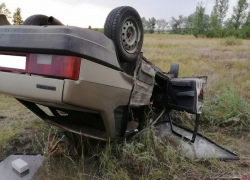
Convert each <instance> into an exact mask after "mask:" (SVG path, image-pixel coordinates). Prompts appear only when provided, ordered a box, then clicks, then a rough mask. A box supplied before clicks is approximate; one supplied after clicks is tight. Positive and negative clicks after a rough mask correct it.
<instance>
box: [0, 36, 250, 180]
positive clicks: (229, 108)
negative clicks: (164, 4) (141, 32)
mask: <svg viewBox="0 0 250 180" xmlns="http://www.w3.org/2000/svg"><path fill="white" fill-rule="evenodd" d="M143 52H144V55H145V56H146V58H147V59H148V60H150V61H151V62H153V63H154V64H155V65H157V66H158V67H160V68H161V69H162V70H163V71H168V70H169V67H170V64H171V63H173V62H177V63H179V64H180V76H181V77H186V76H200V75H206V76H208V84H207V87H206V90H205V93H206V97H205V107H204V113H203V115H202V127H201V129H200V132H201V133H202V134H204V135H205V136H207V137H209V138H210V139H212V140H213V141H215V142H216V143H218V144H220V145H222V146H224V147H225V148H228V149H230V150H232V151H234V152H237V153H238V154H239V155H240V156H241V160H240V161H232V162H220V161H217V160H208V161H202V162H196V161H191V160H186V159H185V158H184V157H183V155H181V154H180V152H179V151H178V150H174V149H173V148H172V147H171V146H166V145H163V144H162V143H161V141H160V140H158V139H157V138H156V137H155V136H154V135H153V134H152V133H151V130H148V131H146V132H145V133H144V134H143V135H141V136H140V137H137V138H135V139H133V140H131V141H129V142H126V143H119V144H111V145H110V144H109V145H106V146H103V145H100V146H99V145H98V146H97V144H93V143H91V145H88V146H87V145H86V143H83V144H84V145H85V147H84V148H85V149H87V148H88V149H90V150H91V151H90V150H89V152H90V154H92V155H95V156H94V157H97V158H98V159H99V161H98V162H100V163H98V166H97V165H95V167H96V169H99V170H98V173H93V172H92V173H91V175H90V176H86V174H87V173H88V172H89V170H86V169H87V168H86V167H85V166H84V165H83V162H84V160H83V159H84V158H83V157H80V158H78V159H77V160H75V159H71V157H69V156H64V157H62V159H64V160H65V161H62V163H61V164H59V165H57V166H53V168H52V167H51V166H50V165H51V163H52V162H53V158H51V157H48V156H47V161H46V163H45V167H44V170H45V171H44V173H43V178H41V179H56V178H55V177H57V179H85V178H86V177H88V178H90V179H91V178H94V177H96V179H218V178H222V177H225V179H230V178H229V177H240V178H241V177H242V175H243V174H247V175H248V176H249V177H250V41H248V40H238V39H234V38H231V39H203V38H199V39H196V38H194V37H193V36H182V35H162V34H153V35H145V40H144V46H143ZM0 129H1V130H0V159H1V158H4V157H6V156H7V155H9V154H12V153H13V152H29V151H32V152H43V151H44V149H45V148H46V138H47V136H48V134H50V133H51V132H52V131H53V132H56V131H57V129H54V128H52V127H51V126H49V125H47V124H45V123H43V122H42V121H41V120H39V118H38V117H36V116H35V115H33V114H32V113H31V112H30V111H29V110H27V109H25V108H24V107H23V106H22V105H20V104H19V103H18V102H17V101H15V100H14V99H13V98H10V97H7V96H5V95H0ZM86 146H87V147H86ZM58 162H59V161H58ZM65 162H67V163H65ZM69 166H70V167H71V168H70V169H72V170H71V171H70V172H69V171H68V170H67V171H64V170H65V169H68V167H69ZM56 167H60V168H56ZM86 171H87V172H86Z"/></svg>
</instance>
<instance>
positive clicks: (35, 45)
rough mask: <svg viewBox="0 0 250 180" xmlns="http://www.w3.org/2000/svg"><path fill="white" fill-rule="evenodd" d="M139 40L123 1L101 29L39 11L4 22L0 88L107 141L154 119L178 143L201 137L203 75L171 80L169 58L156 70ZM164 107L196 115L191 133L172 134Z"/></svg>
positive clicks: (174, 71)
mask: <svg viewBox="0 0 250 180" xmlns="http://www.w3.org/2000/svg"><path fill="white" fill-rule="evenodd" d="M142 45H143V27H142V22H141V18H140V15H139V14H138V12H137V11H136V10H135V9H133V8H132V7H127V6H123V7H118V8H116V9H114V10H112V11H111V12H110V14H109V15H108V17H107V19H106V22H105V26H104V34H101V33H99V32H95V31H92V30H89V29H83V28H78V27H71V26H64V25H63V24H62V23H61V22H60V21H59V20H57V19H55V18H54V17H47V16H44V15H33V16H31V17H29V18H28V19H26V20H25V21H24V24H23V25H21V26H10V25H7V24H6V25H5V26H1V27H0V83H1V86H0V93H3V94H8V95H10V96H13V97H15V98H16V99H17V100H18V101H19V102H20V103H22V104H23V105H24V106H26V107H27V108H28V109H30V110H31V111H32V112H34V113H35V114H36V115H37V116H39V117H40V118H41V119H42V120H44V121H46V122H48V123H50V124H53V125H55V126H58V127H60V128H63V129H65V130H67V131H70V132H73V133H77V134H80V135H84V136H86V137H91V138H95V139H99V140H104V141H109V140H110V141H114V140H116V139H119V138H123V137H126V136H127V135H129V134H131V133H132V134H133V133H135V132H137V131H140V130H142V129H143V128H145V127H146V126H147V125H148V124H149V125H156V124H157V123H159V122H166V123H167V126H168V127H169V128H170V129H168V128H167V127H163V126H162V125H158V129H161V130H162V128H163V131H164V129H165V131H169V132H172V135H174V136H176V137H179V141H182V140H183V141H187V142H188V143H195V139H196V136H197V135H198V139H199V140H200V139H202V137H201V135H199V134H197V131H198V125H199V116H200V114H201V112H202V107H203V94H204V86H205V84H206V81H207V78H206V77H202V76H201V77H190V78H178V73H179V65H178V64H176V63H174V64H172V65H171V67H170V71H169V72H162V71H161V70H160V69H159V68H158V67H156V66H155V65H154V64H152V63H150V62H149V61H148V60H147V59H146V58H145V57H144V56H143V53H141V49H142ZM3 62H4V63H3ZM6 64H7V65H6ZM40 105H42V106H45V107H48V109H49V110H50V111H51V114H48V113H46V112H45V111H43V110H42V109H41V108H40ZM171 110H178V111H186V112H188V113H192V114H196V121H195V128H194V132H192V133H189V134H186V135H182V134H181V132H177V129H178V128H180V127H177V126H176V125H175V124H174V123H173V122H172V120H171V118H170V112H171ZM152 111H153V113H152ZM166 119H167V121H166ZM156 126H157V125H156ZM161 135H162V136H166V134H165V135H164V134H163V133H161ZM202 140H203V139H202ZM198 143H199V142H198ZM208 143H211V142H210V141H209V142H208ZM179 144H180V143H179ZM216 147H217V146H216ZM216 147H215V148H216ZM218 148H219V147H218ZM215 152H216V150H215ZM230 155H232V154H229V155H228V156H230ZM192 156H193V155H192ZM225 156H227V155H225Z"/></svg>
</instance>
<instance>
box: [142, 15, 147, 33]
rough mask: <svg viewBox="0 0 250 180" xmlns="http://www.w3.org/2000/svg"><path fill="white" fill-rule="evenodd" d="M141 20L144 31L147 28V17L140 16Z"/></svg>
mask: <svg viewBox="0 0 250 180" xmlns="http://www.w3.org/2000/svg"><path fill="white" fill-rule="evenodd" d="M141 21H142V26H143V30H144V32H147V30H148V21H147V19H146V18H145V17H142V18H141Z"/></svg>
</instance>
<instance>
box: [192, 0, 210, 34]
mask: <svg viewBox="0 0 250 180" xmlns="http://www.w3.org/2000/svg"><path fill="white" fill-rule="evenodd" d="M208 28H209V15H207V14H205V7H203V6H202V4H201V3H198V5H197V6H196V11H195V13H194V16H193V27H192V32H193V35H194V36H195V37H198V35H200V34H201V35H204V36H205V35H206V32H207V31H208Z"/></svg>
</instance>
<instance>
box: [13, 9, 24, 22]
mask: <svg viewBox="0 0 250 180" xmlns="http://www.w3.org/2000/svg"><path fill="white" fill-rule="evenodd" d="M12 21H13V25H21V24H23V20H22V16H21V9H20V8H17V9H16V12H15V13H14V14H13V20H12Z"/></svg>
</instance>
